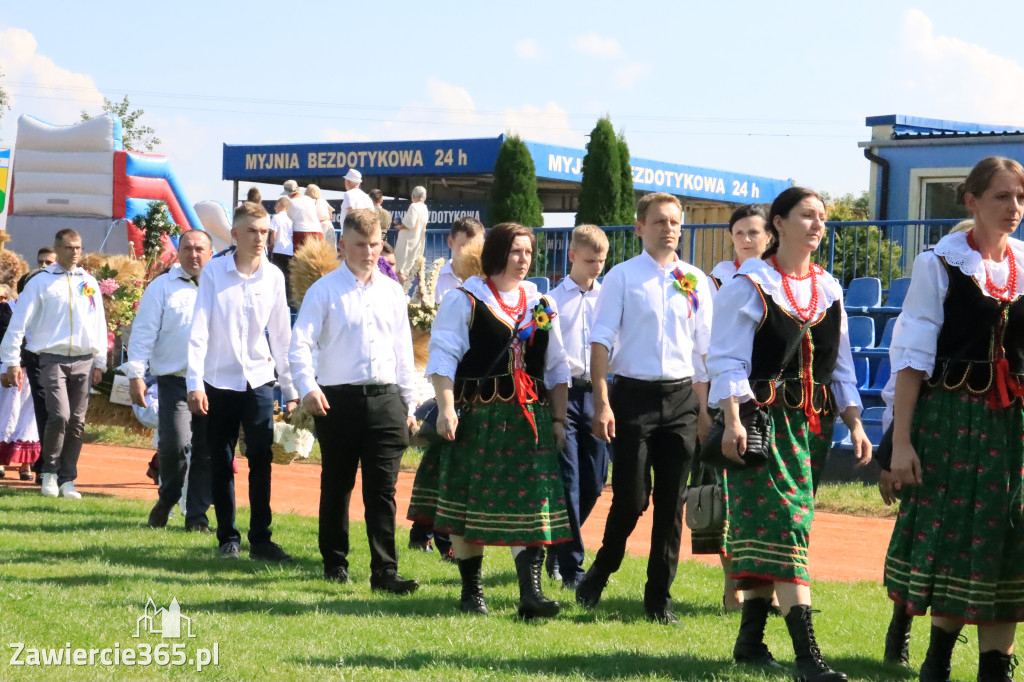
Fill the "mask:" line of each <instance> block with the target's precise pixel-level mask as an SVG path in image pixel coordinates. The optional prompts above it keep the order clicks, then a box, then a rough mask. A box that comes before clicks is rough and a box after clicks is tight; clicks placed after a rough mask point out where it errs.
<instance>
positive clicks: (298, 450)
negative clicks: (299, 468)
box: [274, 422, 314, 459]
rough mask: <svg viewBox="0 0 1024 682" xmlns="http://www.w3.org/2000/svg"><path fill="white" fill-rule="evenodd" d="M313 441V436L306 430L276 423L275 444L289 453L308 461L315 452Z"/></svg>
mask: <svg viewBox="0 0 1024 682" xmlns="http://www.w3.org/2000/svg"><path fill="white" fill-rule="evenodd" d="M313 440H314V439H313V434H312V433H310V432H309V431H307V430H306V429H300V428H298V427H295V426H292V425H291V424H285V423H284V422H274V444H275V445H280V446H281V449H282V450H284V451H285V452H287V453H293V454H295V455H297V456H298V457H299V458H301V459H306V458H307V457H309V453H311V452H312V451H313Z"/></svg>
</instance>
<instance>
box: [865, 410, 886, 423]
mask: <svg viewBox="0 0 1024 682" xmlns="http://www.w3.org/2000/svg"><path fill="white" fill-rule="evenodd" d="M883 414H885V408H884V407H868V408H866V409H865V410H864V412H863V413H862V414H861V415H860V420H861V421H862V422H864V423H865V424H867V423H868V422H870V423H872V424H881V423H882V415H883Z"/></svg>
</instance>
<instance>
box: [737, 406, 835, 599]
mask: <svg viewBox="0 0 1024 682" xmlns="http://www.w3.org/2000/svg"><path fill="white" fill-rule="evenodd" d="M769 414H770V415H771V418H772V430H773V436H774V437H773V439H772V452H771V455H770V456H769V458H768V461H767V462H766V463H765V464H763V465H762V466H759V467H754V468H749V469H735V470H732V471H729V472H727V473H726V475H725V480H726V495H725V504H726V510H727V511H728V515H727V519H728V520H727V522H726V523H727V527H726V535H725V543H724V547H723V549H724V551H725V553H726V554H727V555H728V556H731V557H732V577H733V579H734V580H736V581H738V584H739V586H740V587H743V588H751V587H756V586H757V585H759V584H763V583H764V582H767V581H779V582H791V583H799V584H801V585H806V584H808V582H809V581H810V576H809V575H808V573H807V546H808V543H809V541H810V530H811V521H812V520H813V519H814V490H815V487H816V483H817V480H818V477H819V476H820V475H821V471H822V469H823V468H824V466H825V459H826V458H827V457H828V452H829V449H830V448H831V447H832V427H833V422H832V419H833V418H832V417H831V416H828V415H824V414H823V415H822V418H821V422H822V423H821V433H820V434H819V433H814V432H813V431H811V430H810V428H809V427H808V426H807V417H806V416H805V415H804V413H803V411H802V410H800V409H786V408H785V407H781V406H772V407H770V408H769Z"/></svg>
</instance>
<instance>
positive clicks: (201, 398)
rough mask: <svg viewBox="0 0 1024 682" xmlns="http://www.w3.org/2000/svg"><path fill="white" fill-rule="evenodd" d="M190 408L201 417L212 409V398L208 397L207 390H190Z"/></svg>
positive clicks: (190, 410)
mask: <svg viewBox="0 0 1024 682" xmlns="http://www.w3.org/2000/svg"><path fill="white" fill-rule="evenodd" d="M188 409H189V412H191V413H192V414H195V415H198V416H200V417H201V416H203V415H204V414H206V413H207V412H208V411H209V410H210V400H209V399H208V398H207V397H206V391H189V392H188Z"/></svg>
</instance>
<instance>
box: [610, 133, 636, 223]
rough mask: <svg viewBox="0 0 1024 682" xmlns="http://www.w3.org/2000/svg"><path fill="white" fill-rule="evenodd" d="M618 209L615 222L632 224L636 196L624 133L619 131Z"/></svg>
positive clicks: (634, 214) (634, 215)
mask: <svg viewBox="0 0 1024 682" xmlns="http://www.w3.org/2000/svg"><path fill="white" fill-rule="evenodd" d="M617 142H618V147H619V209H618V211H617V214H618V215H617V216H616V220H615V222H616V223H617V224H619V225H632V224H633V221H634V219H635V217H636V198H635V195H634V192H633V166H632V164H630V162H629V145H628V144H626V134H625V133H623V132H620V133H619V136H618V138H617Z"/></svg>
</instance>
